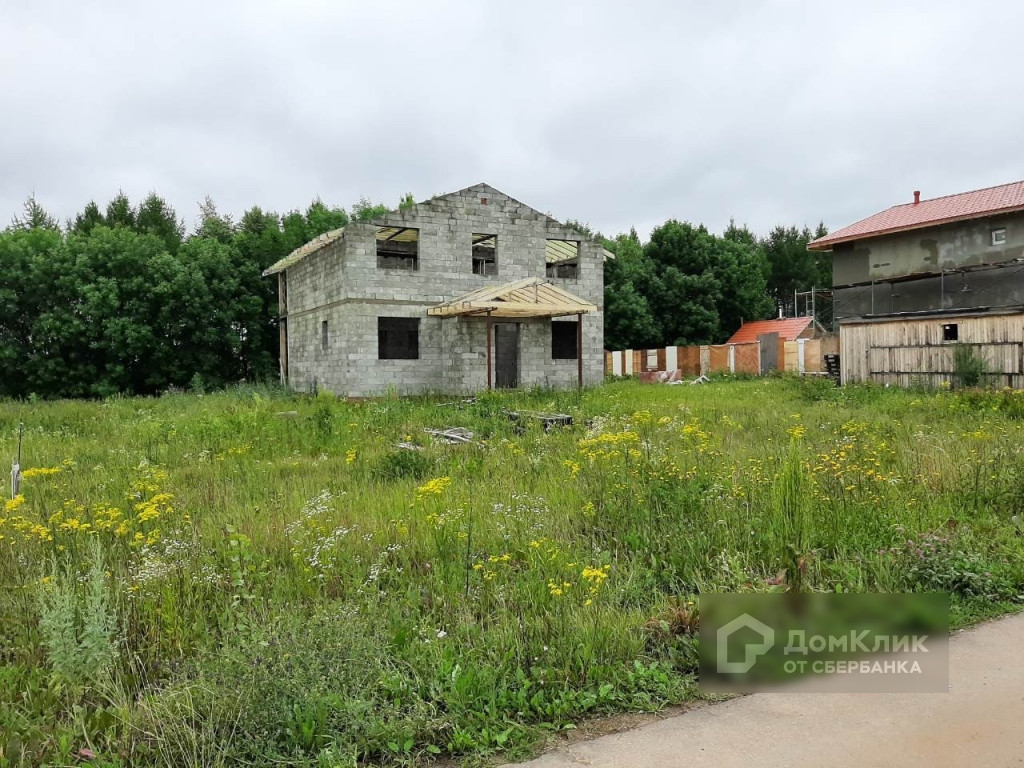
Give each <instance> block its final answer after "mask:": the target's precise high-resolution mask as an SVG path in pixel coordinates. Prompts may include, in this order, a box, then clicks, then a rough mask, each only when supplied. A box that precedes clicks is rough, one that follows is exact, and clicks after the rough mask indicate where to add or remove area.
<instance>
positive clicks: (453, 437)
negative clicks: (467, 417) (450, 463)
mask: <svg viewBox="0 0 1024 768" xmlns="http://www.w3.org/2000/svg"><path fill="white" fill-rule="evenodd" d="M423 431H424V432H426V433H427V434H428V435H431V436H432V437H434V438H436V439H438V440H443V441H444V442H446V443H450V444H452V445H462V444H463V443H468V442H471V441H472V440H473V433H472V432H470V431H469V430H468V429H466V428H465V427H449V428H448V429H424V430H423Z"/></svg>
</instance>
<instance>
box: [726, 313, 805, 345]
mask: <svg viewBox="0 0 1024 768" xmlns="http://www.w3.org/2000/svg"><path fill="white" fill-rule="evenodd" d="M820 331H821V329H820V328H818V326H817V324H816V323H815V322H814V318H813V317H780V318H779V319H777V320H752V321H750V322H747V323H743V325H741V326H740V327H739V330H737V331H736V333H734V334H733V335H732V336H730V337H729V340H728V341H727V342H725V343H726V344H749V343H750V342H753V341H757V340H758V339H759V338H760V337H761V336H762V335H763V334H766V333H777V334H778V335H779V341H796V340H797V339H813V338H815V337H816V336H821V335H824V334H823V333H821V332H820Z"/></svg>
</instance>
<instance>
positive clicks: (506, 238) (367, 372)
mask: <svg viewBox="0 0 1024 768" xmlns="http://www.w3.org/2000/svg"><path fill="white" fill-rule="evenodd" d="M379 226H397V227H412V228H416V229H418V230H419V246H418V248H419V252H418V268H417V269H415V270H404V269H390V268H381V267H378V263H377V243H376V238H377V228H378V227H379ZM481 233H483V234H493V235H496V236H497V252H496V253H497V258H496V261H497V274H496V275H487V276H483V275H478V274H474V273H473V266H472V252H473V246H472V237H473V235H474V234H481ZM549 238H553V239H564V240H574V241H578V242H579V269H578V275H577V277H575V278H561V277H551V278H549V279H550V281H551V282H552V283H554V284H555V285H558V286H560V287H562V288H564V289H565V290H567V291H569V292H571V293H572V294H574V295H576V296H578V297H579V298H581V299H584V300H586V301H588V302H590V303H592V304H594V305H596V306H597V311H596V312H591V313H589V314H586V315H584V316H583V378H584V383H585V384H596V383H598V382H600V381H601V380H602V378H603V376H604V329H603V312H602V307H603V303H604V274H603V266H604V256H605V251H604V248H603V247H602V245H601V243H599V242H597V241H594V240H591V239H588V238H587V237H586V236H584V235H581V234H580V233H578V232H576V231H575V230H572V229H569V228H566V227H564V226H563V225H561V224H560V223H558V222H557V221H555V220H553V219H551V218H550V217H548V216H546V215H544V214H542V213H539V212H537V211H535V210H533V209H532V208H530V207H528V206H526V205H524V204H522V203H520V202H518V201H517V200H514V199H512V198H510V197H508V196H507V195H504V194H502V193H501V192H499V191H497V190H496V189H494V188H493V187H490V186H488V185H486V184H479V185H476V186H473V187H469V188H467V189H464V190H461V191H459V192H454V193H452V194H449V195H443V196H440V197H436V198H433V199H431V200H429V201H427V202H424V203H420V204H418V205H415V206H411V207H409V208H406V209H404V210H399V211H392V212H390V213H389V214H387V215H386V216H384V217H382V218H381V219H378V220H375V221H374V222H366V223H361V222H355V223H350V224H349V225H348V226H347V227H346V228H345V230H344V232H343V233H342V234H341V235H340V236H339V237H338V238H337V239H335V240H334V241H333V242H330V243H328V244H327V245H325V246H324V247H322V248H320V249H319V250H316V251H314V252H313V253H311V254H310V255H308V256H306V257H305V258H303V259H302V260H300V261H298V262H297V263H294V264H292V265H290V266H288V267H287V269H286V270H285V281H286V285H287V293H286V301H285V306H284V307H283V308H282V320H283V322H284V323H285V324H286V329H287V333H286V337H287V350H286V352H287V355H286V359H287V383H288V384H289V385H290V386H291V387H292V388H294V389H297V390H310V389H312V388H314V387H317V388H319V389H326V390H329V391H331V392H334V393H335V394H338V395H347V396H372V395H379V394H384V393H387V392H389V391H392V392H397V393H399V394H413V393H422V392H445V393H452V394H468V393H472V392H476V391H479V390H482V389H485V388H486V387H487V334H486V327H487V324H486V320H485V319H484V318H482V317H465V316H464V317H449V318H438V317H428V316H427V309H428V308H430V307H432V306H434V305H437V304H440V303H442V302H445V301H449V300H451V299H453V298H456V297H457V296H460V295H462V294H464V293H468V292H469V291H473V290H476V289H478V288H484V287H487V286H498V285H502V284H505V283H509V282H512V281H516V280H521V279H523V278H528V277H544V275H545V267H546V261H545V253H546V245H547V240H548V239H549ZM378 317H404V318H418V319H419V357H418V359H414V360H381V359H379V358H378V348H377V318H378ZM573 319H575V318H574V317H572V318H565V319H557V318H556V319H549V318H529V319H521V320H517V321H516V322H518V324H519V332H520V344H519V360H518V369H519V386H521V387H531V386H550V387H567V386H575V385H576V383H577V361H576V360H554V359H552V349H551V325H552V323H557V322H564V320H573ZM325 321H326V323H327V345H326V348H324V346H323V323H324V322H325ZM495 322H497V321H495ZM282 351H285V350H282Z"/></svg>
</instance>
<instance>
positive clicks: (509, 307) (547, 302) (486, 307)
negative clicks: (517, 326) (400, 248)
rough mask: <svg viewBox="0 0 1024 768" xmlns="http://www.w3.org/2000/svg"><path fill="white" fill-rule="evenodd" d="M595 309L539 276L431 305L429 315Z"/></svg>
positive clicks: (557, 314) (574, 312)
mask: <svg viewBox="0 0 1024 768" xmlns="http://www.w3.org/2000/svg"><path fill="white" fill-rule="evenodd" d="M595 311H597V306H596V305H594V304H591V303H590V302H588V301H584V300H583V299H581V298H580V297H579V296H576V295H574V294H572V293H569V291H567V290H565V289H564V288H560V287H559V286H557V285H555V284H554V283H552V282H551V281H550V280H545V279H544V278H542V277H528V278H526V279H525V280H517V281H515V282H513V283H506V284H504V285H497V286H489V287H486V288H478V289H477V290H475V291H470V292H469V293H465V294H463V295H462V296H458V297H456V298H454V299H452V300H451V301H446V302H443V303H441V304H437V305H436V306H433V307H430V309H428V310H427V314H428V315H429V316H431V317H460V316H466V315H486V316H490V317H494V318H530V317H563V316H565V315H584V314H587V313H589V312H595Z"/></svg>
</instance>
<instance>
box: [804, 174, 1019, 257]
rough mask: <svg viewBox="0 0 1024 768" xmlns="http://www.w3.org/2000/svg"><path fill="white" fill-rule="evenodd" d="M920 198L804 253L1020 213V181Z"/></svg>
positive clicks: (817, 243) (819, 241)
mask: <svg viewBox="0 0 1024 768" xmlns="http://www.w3.org/2000/svg"><path fill="white" fill-rule="evenodd" d="M920 195H921V193H920V192H915V193H914V202H913V203H905V204H903V205H894V206H893V207H892V208H889V209H887V210H884V211H882V212H881V213H876V214H875V215H874V216H868V217H867V218H866V219H862V220H861V221H858V222H857V223H856V224H851V225H850V226H848V227H843V228H842V229H839V230H836V231H835V232H832V233H831V234H828V235H825V237H819V238H818V239H817V240H812V241H811V242H810V243H809V244H808V246H807V249H808V250H811V251H830V250H832V246H834V245H836V244H838V243H846V242H849V241H851V240H863V239H865V238H869V237H878V236H879V235H888V234H892V233H894V232H906V231H908V230H912V229H921V228H923V227H934V226H936V225H938V224H948V223H950V222H954V221H965V220H967V219H978V218H983V217H985V216H992V215H994V214H997V213H1012V212H1013V211H1022V210H1024V181H1015V182H1013V183H1012V184H1002V185H1001V186H998V187H989V188H987V189H977V190H974V191H973V192H961V193H960V194H958V195H946V196H945V197H935V198H932V199H931V200H920V199H919V198H920Z"/></svg>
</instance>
